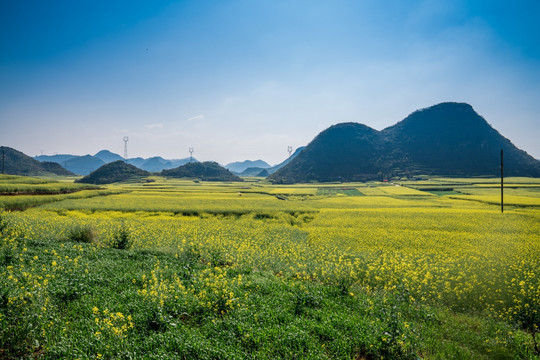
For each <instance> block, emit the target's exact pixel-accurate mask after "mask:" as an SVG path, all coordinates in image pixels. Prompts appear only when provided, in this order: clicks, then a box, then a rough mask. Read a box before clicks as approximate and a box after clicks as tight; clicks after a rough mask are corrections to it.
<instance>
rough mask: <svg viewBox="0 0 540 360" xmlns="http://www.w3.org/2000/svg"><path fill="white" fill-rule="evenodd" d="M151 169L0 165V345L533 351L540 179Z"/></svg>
mask: <svg viewBox="0 0 540 360" xmlns="http://www.w3.org/2000/svg"><path fill="white" fill-rule="evenodd" d="M151 180H152V181H150V182H147V183H124V184H117V185H110V186H108V187H106V188H105V187H100V188H96V187H94V188H87V187H78V186H79V185H78V184H73V183H71V182H65V183H64V182H52V181H49V180H43V179H30V178H22V177H21V178H13V177H11V178H7V177H0V186H2V189H3V190H2V191H3V193H2V196H0V207H3V208H4V209H5V210H2V211H1V213H0V231H1V245H0V246H1V248H0V329H1V330H0V331H1V333H0V358H25V357H26V358H46V359H49V358H81V359H83V358H92V359H95V358H156V359H159V358H167V359H170V358H179V359H183V358H203V359H218V358H238V359H259V358H268V359H270V358H291V359H292V358H294V359H298V358H312V359H313V358H315V359H326V358H343V359H354V358H358V359H362V358H365V359H380V358H386V359H388V358H402V359H415V358H427V359H446V358H452V357H453V358H463V359H482V358H485V359H489V358H502V359H505V358H507V359H516V358H518V359H519V358H523V359H537V358H538V357H539V355H540V353H539V351H538V345H536V343H537V342H540V335H536V333H537V332H538V327H539V326H540V237H539V234H540V181H539V180H538V179H528V178H511V179H508V180H507V181H508V183H507V186H508V189H506V190H505V194H506V199H507V202H506V206H505V212H504V214H501V212H500V207H499V206H498V205H499V202H498V201H499V200H500V189H498V188H497V179H447V178H431V179H429V180H417V181H405V180H404V181H398V182H395V183H379V182H370V183H347V184H304V185H286V186H278V185H270V184H267V183H263V182H261V181H259V180H255V179H247V181H244V182H242V183H206V182H194V181H188V180H170V179H164V178H159V177H155V178H153V179H151ZM37 186H39V189H40V190H39V191H41V192H42V193H43V194H38V193H37V191H36V192H34V193H32V194H29V193H28V192H29V191H31V190H32V189H34V188H35V187H37ZM11 210H14V211H11ZM535 346H536V349H535Z"/></svg>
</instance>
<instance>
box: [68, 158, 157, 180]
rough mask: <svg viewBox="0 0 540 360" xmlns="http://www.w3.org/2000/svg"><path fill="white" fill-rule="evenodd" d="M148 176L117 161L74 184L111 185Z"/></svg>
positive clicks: (129, 165) (146, 173) (131, 166)
mask: <svg viewBox="0 0 540 360" xmlns="http://www.w3.org/2000/svg"><path fill="white" fill-rule="evenodd" d="M149 175H150V173H149V172H147V171H144V170H141V169H139V168H137V167H135V166H133V165H131V164H126V163H125V162H124V161H122V160H117V161H113V162H111V163H108V164H105V165H103V166H101V167H100V168H99V169H97V170H95V171H93V172H92V173H90V174H89V175H87V176H85V177H83V178H81V179H79V180H76V181H75V182H79V183H84V184H98V185H101V184H112V183H115V182H120V181H126V180H130V179H134V178H141V177H144V176H149Z"/></svg>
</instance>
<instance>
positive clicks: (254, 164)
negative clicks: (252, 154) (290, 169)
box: [225, 160, 270, 173]
mask: <svg viewBox="0 0 540 360" xmlns="http://www.w3.org/2000/svg"><path fill="white" fill-rule="evenodd" d="M269 167H270V165H268V164H267V163H266V162H265V161H263V160H245V161H236V162H232V163H229V164H227V165H225V168H227V169H229V170H230V171H233V172H235V173H241V172H242V171H244V170H246V169H247V168H261V169H267V168H269Z"/></svg>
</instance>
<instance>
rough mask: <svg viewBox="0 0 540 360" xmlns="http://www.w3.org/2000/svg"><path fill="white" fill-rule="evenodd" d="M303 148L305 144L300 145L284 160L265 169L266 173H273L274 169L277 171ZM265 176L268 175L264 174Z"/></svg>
mask: <svg viewBox="0 0 540 360" xmlns="http://www.w3.org/2000/svg"><path fill="white" fill-rule="evenodd" d="M304 148H305V146H300V147H299V148H298V149H296V150H295V151H294V152H293V153H292V154H291V156H289V157H288V158H287V159H285V160H284V161H282V162H281V163H279V164H277V165H274V166H272V167H270V168H268V169H266V170H267V172H268V174H273V173H275V172H276V171H278V170H279V169H281V168H282V167H284V166H285V165H287V164H288V163H289V162H291V160H292V159H294V158H295V157H296V156H297V155H298V154H300V152H301V151H302V150H304ZM266 176H268V175H266Z"/></svg>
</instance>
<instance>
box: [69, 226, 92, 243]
mask: <svg viewBox="0 0 540 360" xmlns="http://www.w3.org/2000/svg"><path fill="white" fill-rule="evenodd" d="M96 238H97V234H96V231H95V229H94V227H93V226H91V225H75V226H73V227H72V228H71V229H70V230H69V233H68V239H69V240H71V241H75V242H82V243H93V242H95V241H96Z"/></svg>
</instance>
